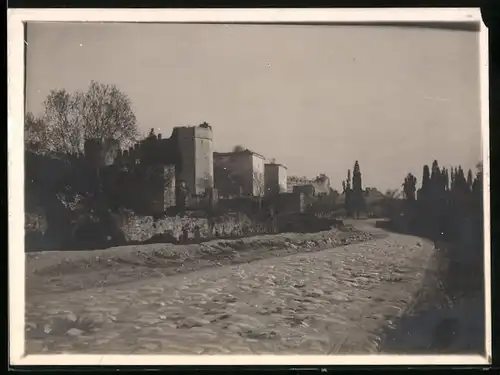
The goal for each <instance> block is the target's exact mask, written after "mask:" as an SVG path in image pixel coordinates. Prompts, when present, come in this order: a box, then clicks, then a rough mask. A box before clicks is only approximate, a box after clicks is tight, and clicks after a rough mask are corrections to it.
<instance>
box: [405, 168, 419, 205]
mask: <svg viewBox="0 0 500 375" xmlns="http://www.w3.org/2000/svg"><path fill="white" fill-rule="evenodd" d="M416 189H417V178H416V177H415V176H414V175H412V174H411V173H408V175H407V176H406V177H405V180H404V182H403V193H404V195H405V197H406V199H407V200H408V201H415V192H416Z"/></svg>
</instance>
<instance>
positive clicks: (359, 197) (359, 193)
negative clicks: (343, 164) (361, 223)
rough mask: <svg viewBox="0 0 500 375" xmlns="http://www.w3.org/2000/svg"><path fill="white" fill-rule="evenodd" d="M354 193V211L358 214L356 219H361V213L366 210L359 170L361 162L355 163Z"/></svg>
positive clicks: (353, 175)
mask: <svg viewBox="0 0 500 375" xmlns="http://www.w3.org/2000/svg"><path fill="white" fill-rule="evenodd" d="M352 191H353V196H352V198H353V209H354V211H355V212H356V217H359V213H360V211H362V210H363V209H364V197H363V186H362V181H361V170H360V168H359V162H358V161H357V160H356V162H355V163H354V170H353V174H352Z"/></svg>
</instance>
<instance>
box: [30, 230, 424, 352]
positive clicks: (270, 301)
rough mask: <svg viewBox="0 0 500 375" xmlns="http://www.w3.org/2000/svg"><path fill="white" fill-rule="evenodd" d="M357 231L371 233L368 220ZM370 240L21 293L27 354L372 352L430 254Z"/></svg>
mask: <svg viewBox="0 0 500 375" xmlns="http://www.w3.org/2000/svg"><path fill="white" fill-rule="evenodd" d="M356 226H358V227H359V228H360V229H363V230H369V231H372V232H373V233H376V232H379V234H380V229H376V228H374V227H373V226H372V225H371V224H370V223H369V222H367V223H357V224H356ZM375 238H376V239H373V240H371V241H367V242H364V243H358V244H352V245H347V246H340V247H335V248H330V249H325V250H323V251H317V252H308V253H297V254H294V255H289V256H284V257H272V258H268V259H262V260H258V261H254V262H250V263H242V264H238V265H226V266H220V267H216V268H209V269H204V270H203V269H202V270H198V271H195V272H190V273H184V274H180V275H173V276H168V277H162V278H149V279H144V280H139V281H136V282H133V283H126V284H123V285H119V284H118V285H112V286H106V287H102V288H94V289H86V290H81V291H73V292H70V293H61V292H58V293H51V294H46V293H45V294H38V295H37V294H36V293H35V294H30V293H28V297H27V302H26V305H27V306H26V308H27V311H26V322H27V328H26V329H27V346H26V349H27V353H29V354H33V353H47V354H49V353H61V352H64V353H99V354H108V353H109V354H111V353H114V354H127V353H134V354H138V353H142V354H146V353H147V354H152V353H157V354H159V353H161V354H172V353H177V354H224V353H236V354H253V353H260V354H264V353H268V354H299V353H300V354H333V353H338V352H340V353H360V354H363V353H368V352H375V351H377V345H378V342H379V341H380V337H379V336H380V332H381V330H382V329H383V328H385V327H386V326H387V325H390V324H391V323H392V322H393V321H394V320H395V319H396V318H397V317H398V316H400V315H401V313H402V311H403V310H404V309H406V308H407V307H408V306H409V304H410V303H411V302H412V300H413V297H414V295H415V293H416V292H417V290H418V289H419V288H420V286H421V283H422V279H423V276H424V273H425V271H426V270H427V269H428V267H429V259H430V258H431V256H432V254H433V251H434V250H433V247H432V244H431V243H430V242H428V241H425V240H422V239H419V238H416V237H412V236H406V235H400V234H394V233H387V236H386V237H385V238H380V237H375ZM75 277H81V278H84V277H85V274H84V273H83V274H79V275H75Z"/></svg>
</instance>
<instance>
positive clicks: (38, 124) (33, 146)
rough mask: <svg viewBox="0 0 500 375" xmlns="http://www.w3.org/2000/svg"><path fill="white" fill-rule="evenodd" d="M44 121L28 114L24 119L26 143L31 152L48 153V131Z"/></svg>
mask: <svg viewBox="0 0 500 375" xmlns="http://www.w3.org/2000/svg"><path fill="white" fill-rule="evenodd" d="M46 130H47V129H46V126H45V124H44V123H43V121H42V119H40V118H36V117H35V116H34V115H33V113H31V112H28V113H27V114H26V117H25V119H24V143H25V144H26V149H27V150H30V151H37V152H38V151H41V152H43V151H46V149H45V146H46V144H47V131H46Z"/></svg>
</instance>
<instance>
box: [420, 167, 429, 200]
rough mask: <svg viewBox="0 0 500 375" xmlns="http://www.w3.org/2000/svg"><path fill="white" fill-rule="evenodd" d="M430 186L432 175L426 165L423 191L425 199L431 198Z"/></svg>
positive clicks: (423, 176) (423, 174) (423, 175)
mask: <svg viewBox="0 0 500 375" xmlns="http://www.w3.org/2000/svg"><path fill="white" fill-rule="evenodd" d="M430 186H431V174H430V171H429V166H428V165H424V169H423V173H422V189H421V193H422V196H423V197H424V198H428V197H429V190H430Z"/></svg>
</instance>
